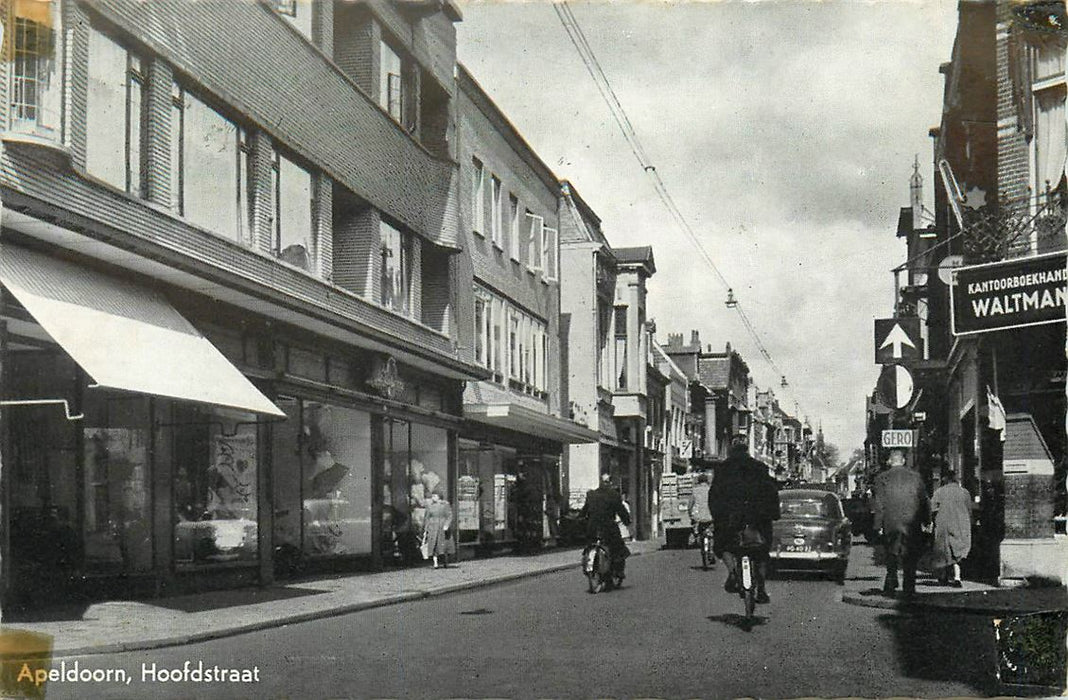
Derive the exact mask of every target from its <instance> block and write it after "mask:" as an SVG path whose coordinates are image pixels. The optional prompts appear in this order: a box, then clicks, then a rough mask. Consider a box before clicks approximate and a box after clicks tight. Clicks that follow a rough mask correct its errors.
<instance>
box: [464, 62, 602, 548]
mask: <svg viewBox="0 0 1068 700" xmlns="http://www.w3.org/2000/svg"><path fill="white" fill-rule="evenodd" d="M457 75H458V80H457V85H458V99H457V113H458V129H457V134H458V136H457V139H456V140H457V143H458V145H457V150H458V160H459V162H460V164H461V165H460V172H461V178H460V182H461V200H460V201H461V207H460V211H461V221H462V222H463V223H462V226H461V229H462V238H463V244H464V248H465V250H466V252H467V254H466V255H464V256H462V257H460V258H459V263H460V268H459V278H460V286H461V288H470V289H472V291H473V293H472V294H463V295H461V296H460V303H459V309H458V311H459V313H458V317H459V318H460V332H459V338H460V345H461V347H462V348H463V349H464V352H463V355H464V357H465V359H467V360H469V361H471V362H474V363H475V364H477V365H479V366H481V367H484V368H485V369H486V370H487V372H489V373H491V375H490V376H489V377H488V378H487V379H484V380H481V381H471V382H468V384H467V388H466V391H465V393H464V417H465V419H466V420H465V423H464V426H463V428H462V431H461V436H460V438H461V439H460V442H459V460H460V468H459V492H458V499H459V500H458V502H457V504H456V506H457V512H458V531H459V544H460V547H461V549H465V548H468V547H470V548H471V549H472V550H474V549H478V548H482V549H486V548H492V547H496V546H499V545H502V544H507V545H518V546H519V547H520V548H521V549H531V548H536V547H538V546H540V544H541V543H542V541H543V540H544V539H548V538H549V537H552V536H555V532H556V526H557V523H558V521H559V516H560V509H561V507H566V494H564V493H563V492H562V491H561V488H562V484H561V475H562V469H563V470H565V471H566V458H567V450H566V449H565V446H566V445H569V444H575V443H596V441H597V433H596V432H595V431H593V430H591V429H589V428H587V427H585V426H584V425H581V424H578V423H576V422H574V421H573V420H571V418H570V410H569V409H568V403H567V400H566V396H567V395H566V393H565V388H566V384H565V382H564V381H563V380H564V378H563V376H562V372H561V363H560V361H559V358H560V269H559V268H560V264H559V234H558V231H559V229H560V224H559V212H560V207H559V197H560V187H559V183H558V181H557V179H556V177H555V175H553V173H552V172H551V171H550V170H549V168H548V167H547V166H546V165H545V164H544V163H543V162H542V161H541V160H540V159H539V158H538V156H537V155H536V154H535V153H534V152H533V151H532V150H531V149H530V147H529V146H528V145H527V143H526V142H525V141H524V140H523V138H522V136H521V135H520V134H519V133H518V132H517V131H516V129H515V128H514V127H513V126H512V125H511V124H510V123H509V122H508V119H507V118H506V117H505V115H504V114H502V113H501V111H500V110H499V109H498V108H497V106H496V105H494V103H493V101H492V100H491V99H490V97H489V96H488V95H487V94H486V93H485V92H484V91H483V90H482V88H481V87H480V86H479V85H478V83H477V82H476V81H475V80H474V79H473V78H472V77H471V75H470V74H469V73H468V72H467V70H466V69H464V68H463V67H462V66H459V67H458V69H457ZM565 411H566V413H565Z"/></svg>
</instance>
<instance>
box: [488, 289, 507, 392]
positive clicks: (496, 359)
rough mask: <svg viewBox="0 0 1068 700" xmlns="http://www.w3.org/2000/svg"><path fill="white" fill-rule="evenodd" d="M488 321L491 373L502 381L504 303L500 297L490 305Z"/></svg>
mask: <svg viewBox="0 0 1068 700" xmlns="http://www.w3.org/2000/svg"><path fill="white" fill-rule="evenodd" d="M490 316H491V319H490V322H491V324H492V328H493V338H492V353H491V354H492V355H493V375H494V378H495V379H496V380H497V381H498V382H503V381H504V364H503V359H502V355H503V354H504V350H503V348H504V331H503V330H502V327H503V326H504V303H503V302H502V301H501V300H500V299H494V300H493V304H492V305H491V306H490Z"/></svg>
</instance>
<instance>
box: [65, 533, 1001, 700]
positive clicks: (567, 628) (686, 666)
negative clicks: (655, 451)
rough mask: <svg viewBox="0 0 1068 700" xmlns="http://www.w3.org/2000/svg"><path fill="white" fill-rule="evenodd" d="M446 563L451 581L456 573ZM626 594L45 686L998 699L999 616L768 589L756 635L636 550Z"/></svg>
mask: <svg viewBox="0 0 1068 700" xmlns="http://www.w3.org/2000/svg"><path fill="white" fill-rule="evenodd" d="M449 574H450V572H449V571H448V570H445V571H442V572H441V575H442V576H449ZM628 574H629V575H628V578H627V581H626V584H625V587H624V588H623V589H622V590H618V591H613V592H609V593H601V594H597V595H590V594H588V593H587V592H586V586H585V580H584V579H583V578H582V577H581V574H580V573H579V572H578V570H574V571H568V572H563V573H558V574H552V575H546V576H541V577H538V578H533V579H525V580H522V581H518V582H514V583H511V584H507V585H501V586H496V587H492V588H485V589H481V590H476V591H469V592H464V593H458V594H454V595H447V596H442V597H437V598H431V599H427V600H423V601H419V602H416V603H411V604H406V605H400V606H392V607H386V608H378V609H374V610H369V611H364V612H360V613H355V614H351V615H346V616H343V617H337V618H330V619H326V620H319V621H314V622H309V623H303V624H299V625H292V626H289V627H285V628H281V629H274V630H266V631H262V632H257V633H254V634H247V635H242V636H238V637H232V638H228V639H221V640H216V641H212V642H205V643H201V644H194V645H189V646H184V647H176V648H169V649H159V650H153V651H147V652H136V653H127V654H119V655H110V656H91V657H81V658H79V659H68V660H67V663H68V665H70V664H72V663H73V662H75V661H77V662H78V663H79V664H81V667H82V668H92V669H108V668H110V669H123V670H125V671H127V672H128V673H129V675H130V678H131V682H130V684H129V685H124V684H115V683H101V684H92V683H91V684H70V683H49V684H48V689H47V690H48V695H47V697H48V698H67V697H76V698H92V697H135V698H145V697H153V698H167V697H226V698H230V697H255V698H260V697H291V698H317V697H636V696H637V697H706V698H726V697H739V696H755V697H798V696H820V697H842V696H867V697H873V696H875V697H887V696H895V695H896V696H902V695H904V696H913V697H950V696H976V695H989V694H992V693H994V692H995V691H996V690H997V688H996V687H995V685H994V678H993V675H992V670H993V668H994V656H993V647H992V633H991V631H990V621H989V620H988V619H986V618H984V617H982V616H978V615H969V614H949V615H930V614H928V615H927V616H919V615H902V614H899V613H895V612H891V611H886V610H875V609H869V608H858V607H854V606H850V605H845V604H843V603H841V602H839V600H838V596H839V593H840V590H841V589H840V588H839V587H838V586H836V585H835V584H834V583H833V582H831V581H825V580H820V579H818V578H814V577H807V578H806V577H796V576H791V577H790V578H788V579H785V580H784V579H777V580H773V581H771V582H770V583H769V593H770V595H771V598H772V601H771V604H770V605H765V606H760V607H758V610H757V613H758V615H760V616H761V619H759V620H758V622H759V624H757V625H756V626H755V627H753V628H751V629H749V630H746V629H744V628H743V627H742V626H741V625H740V624H739V623H740V617H741V612H742V604H741V600H740V599H739V598H738V597H737V596H736V595H728V594H727V593H725V592H724V591H723V590H722V582H723V576H724V572H723V565H722V564H719V565H718V567H717V568H716V569H715V570H713V571H710V572H704V571H701V569H700V567H699V555H698V553H697V552H696V551H694V550H687V551H662V552H656V553H652V554H647V555H644V556H641V557H635V558H633V559H632V560H631V562H630V565H629V567H628ZM187 661H188V662H190V664H191V667H193V668H195V667H196V666H197V664H198V663H199V662H203V664H204V665H205V666H206V667H212V666H215V665H218V666H220V667H228V668H238V669H250V670H251V669H252V668H253V667H258V669H259V671H258V674H259V681H258V682H254V683H248V684H243V683H219V682H215V683H208V682H200V683H192V682H189V683H186V682H178V683H174V682H165V683H164V682H156V683H146V682H142V680H141V669H142V664H147V665H148V667H151V666H152V665H153V664H155V666H156V668H157V669H173V668H181V667H182V666H183V664H184V663H185V662H187Z"/></svg>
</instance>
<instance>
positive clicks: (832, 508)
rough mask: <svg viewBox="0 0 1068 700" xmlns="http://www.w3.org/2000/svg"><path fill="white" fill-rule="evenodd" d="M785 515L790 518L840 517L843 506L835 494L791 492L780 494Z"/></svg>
mask: <svg viewBox="0 0 1068 700" xmlns="http://www.w3.org/2000/svg"><path fill="white" fill-rule="evenodd" d="M779 502H780V505H781V511H782V514H783V516H784V517H788V518H840V517H842V515H841V507H840V506H839V505H838V501H837V499H835V497H834V496H807V495H794V494H789V493H783V494H779Z"/></svg>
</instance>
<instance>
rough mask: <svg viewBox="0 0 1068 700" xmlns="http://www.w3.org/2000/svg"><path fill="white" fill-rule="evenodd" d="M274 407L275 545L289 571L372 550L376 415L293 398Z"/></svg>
mask: <svg viewBox="0 0 1068 700" xmlns="http://www.w3.org/2000/svg"><path fill="white" fill-rule="evenodd" d="M276 404H277V405H278V406H279V407H280V408H281V409H282V410H283V411H285V413H286V415H287V416H288V420H287V421H285V422H284V423H280V424H276V425H275V426H274V431H273V449H272V454H273V456H274V479H273V489H274V504H275V508H276V510H275V519H274V542H275V547H276V548H277V551H278V555H277V557H276V559H277V560H278V563H279V565H280V567H281V568H283V570H284V569H285V568H287V565H293V564H295V563H296V562H297V561H299V560H301V559H302V558H318V557H336V556H347V555H356V554H369V553H370V552H371V545H372V539H371V416H370V414H368V413H365V412H362V411H357V410H355V409H350V408H345V407H341V406H334V405H330V404H324V403H321V402H317V401H308V400H301V399H295V398H279V400H278V401H277V402H276Z"/></svg>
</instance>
